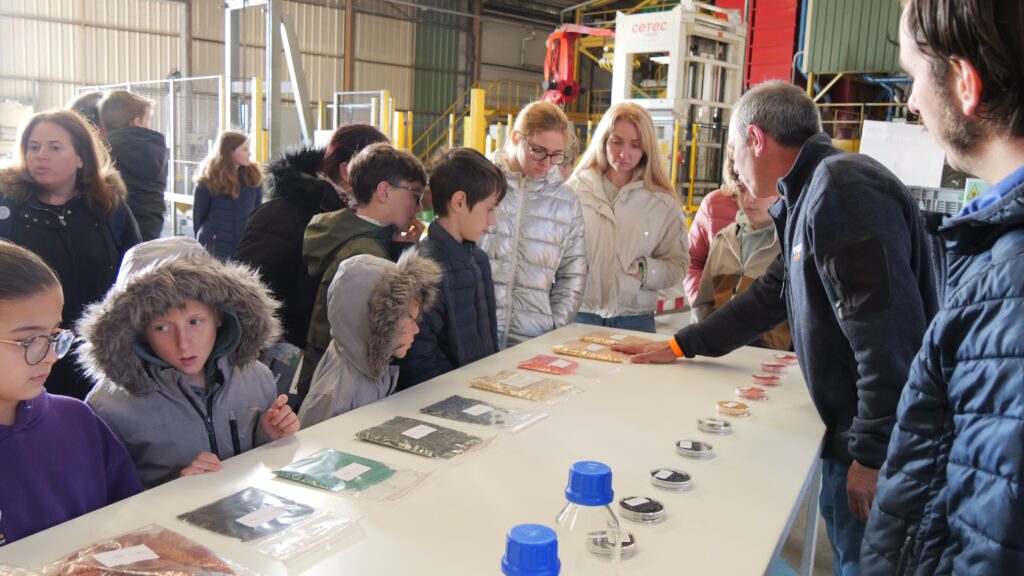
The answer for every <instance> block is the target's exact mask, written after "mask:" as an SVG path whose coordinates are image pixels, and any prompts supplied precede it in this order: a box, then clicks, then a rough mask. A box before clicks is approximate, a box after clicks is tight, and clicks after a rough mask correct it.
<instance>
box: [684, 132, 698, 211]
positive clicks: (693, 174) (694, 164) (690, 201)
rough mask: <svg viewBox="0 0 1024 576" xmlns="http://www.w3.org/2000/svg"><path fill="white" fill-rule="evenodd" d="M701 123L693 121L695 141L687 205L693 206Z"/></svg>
mask: <svg viewBox="0 0 1024 576" xmlns="http://www.w3.org/2000/svg"><path fill="white" fill-rule="evenodd" d="M699 131H700V124H698V123H696V122H694V123H693V141H692V142H691V143H690V191H689V192H688V193H687V195H686V205H687V206H693V181H694V180H696V179H697V132H699Z"/></svg>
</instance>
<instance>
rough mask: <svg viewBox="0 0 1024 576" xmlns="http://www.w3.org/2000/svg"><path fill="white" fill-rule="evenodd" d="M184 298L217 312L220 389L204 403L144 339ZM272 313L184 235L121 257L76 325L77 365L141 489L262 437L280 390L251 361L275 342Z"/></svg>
mask: <svg viewBox="0 0 1024 576" xmlns="http://www.w3.org/2000/svg"><path fill="white" fill-rule="evenodd" d="M188 299H194V300H198V301H201V302H205V303H206V304H208V305H210V306H211V307H213V308H214V309H216V310H218V311H220V312H222V313H223V314H224V316H223V324H222V326H221V328H220V329H219V330H218V334H217V341H216V343H215V344H214V349H213V353H212V354H211V355H210V361H209V364H208V369H209V372H208V378H207V380H208V381H209V382H214V381H217V382H220V384H219V385H212V386H210V388H209V389H210V391H211V393H210V394H207V395H206V397H204V396H203V395H201V394H197V393H196V392H195V391H194V390H192V389H191V388H190V387H189V386H188V385H187V384H186V383H185V382H184V380H183V379H182V375H181V373H180V372H178V371H177V370H175V369H174V368H172V367H170V366H169V365H167V364H166V363H164V362H163V361H161V360H160V359H159V358H158V357H156V355H155V354H154V353H153V352H152V350H151V349H150V348H149V345H148V344H147V343H146V342H145V340H144V339H143V337H142V335H143V334H144V331H145V327H146V325H147V324H148V323H149V321H150V320H151V319H152V318H153V317H154V316H156V315H157V314H161V313H163V312H165V311H167V310H169V309H172V308H178V307H181V306H183V305H184V304H185V301H186V300H188ZM277 307H278V303H277V302H276V301H274V300H273V299H271V298H270V296H268V294H267V290H266V288H264V286H263V284H261V283H260V281H259V280H258V279H257V276H256V274H255V273H254V272H252V271H251V270H249V269H248V268H245V267H244V266H240V265H236V264H222V263H221V262H219V261H217V260H216V259H215V258H213V257H211V256H210V255H209V254H207V253H206V252H205V250H203V248H202V246H200V245H199V243H198V242H196V241H195V240H193V239H191V238H180V237H179V238H162V239H158V240H153V241H150V242H146V243H143V244H139V245H138V246H136V247H135V248H133V249H132V250H131V251H129V252H128V253H127V254H126V255H125V258H124V261H123V263H122V265H121V269H120V271H119V273H118V278H117V283H116V284H115V286H114V287H113V288H111V290H110V292H108V293H107V296H106V297H105V298H104V299H103V300H102V301H101V302H98V303H95V304H93V305H91V306H90V307H89V308H88V309H87V310H86V313H85V315H84V316H83V318H82V320H81V321H80V322H79V323H78V327H77V332H78V333H79V334H81V335H82V336H83V337H84V338H85V339H86V340H87V343H86V344H84V345H83V346H82V347H81V348H80V351H79V357H78V360H79V363H80V364H81V366H82V368H83V370H85V372H86V373H87V374H88V375H89V376H90V377H92V378H93V379H94V380H95V381H96V382H97V384H96V386H95V387H94V388H93V390H92V392H91V393H90V394H89V396H88V398H86V402H87V403H88V404H89V406H91V407H92V409H93V410H94V411H95V412H96V414H98V415H99V416H100V418H102V419H103V421H104V422H106V423H107V425H108V426H109V427H110V429H111V430H112V431H113V432H114V434H115V435H116V436H117V437H118V439H120V440H121V442H122V443H123V444H124V445H125V447H126V448H127V449H128V452H129V454H130V455H131V457H132V461H133V462H134V463H135V467H136V469H137V470H138V472H139V477H140V478H141V480H142V484H143V485H144V486H146V487H147V488H151V487H153V486H156V485H158V484H162V483H164V482H167V481H169V480H172V479H174V478H176V477H177V476H178V474H179V473H180V472H181V470H182V469H183V468H185V467H186V466H188V465H189V464H190V463H191V462H192V461H193V460H194V459H195V457H196V456H197V455H198V454H199V453H200V452H203V451H209V452H213V453H215V454H217V455H218V457H219V458H221V459H222V460H223V459H226V458H230V457H231V456H234V455H236V454H239V453H241V452H245V451H247V450H249V449H251V448H252V447H254V446H258V445H260V444H263V443H266V442H267V441H268V440H269V439H268V438H267V437H266V436H265V435H264V434H263V431H262V430H261V429H260V427H259V418H260V416H261V415H262V413H263V412H264V411H265V410H266V409H267V408H269V407H270V406H271V405H272V404H273V402H274V399H275V398H276V396H277V391H276V387H275V384H274V377H273V375H272V374H271V373H270V371H269V370H268V369H267V368H266V367H265V366H263V365H262V364H260V363H259V362H258V361H257V356H258V354H259V351H260V350H261V349H263V348H266V347H269V346H270V345H272V344H273V343H274V342H276V341H277V340H278V339H279V337H280V334H281V329H280V325H279V323H278V321H277V319H276V318H275V317H274V312H275V310H276V309H277ZM218 373H219V374H218Z"/></svg>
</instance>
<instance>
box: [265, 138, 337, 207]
mask: <svg viewBox="0 0 1024 576" xmlns="http://www.w3.org/2000/svg"><path fill="white" fill-rule="evenodd" d="M323 159H324V149H323V148H309V147H305V146H302V147H294V148H289V149H288V150H286V151H285V152H284V153H283V154H281V156H280V157H279V158H276V159H274V160H273V161H271V162H270V163H269V164H267V201H270V200H273V199H275V198H290V199H295V200H297V201H299V202H302V203H305V202H309V203H311V204H313V205H319V204H320V203H321V201H324V202H325V203H327V202H332V204H331V205H330V206H324V208H326V209H329V210H330V211H333V210H340V209H342V208H344V207H345V204H344V202H343V201H342V200H341V198H340V196H338V195H337V194H336V193H335V194H330V193H329V192H332V191H334V188H333V187H332V186H331V184H330V183H328V182H327V181H325V180H321V179H320V178H319V177H318V176H317V172H318V171H319V170H320V163H321V162H323ZM332 196H334V197H336V198H337V201H336V202H335V198H332Z"/></svg>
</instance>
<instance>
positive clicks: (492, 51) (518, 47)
mask: <svg viewBox="0 0 1024 576" xmlns="http://www.w3.org/2000/svg"><path fill="white" fill-rule="evenodd" d="M530 32H531V31H530V30H529V29H527V28H523V27H521V26H510V25H507V24H499V23H497V22H484V23H483V25H482V26H481V32H480V34H481V36H482V37H483V43H482V44H481V46H480V59H481V60H482V61H483V62H484V63H489V64H501V65H503V66H511V67H514V68H519V67H520V53H521V52H522V49H523V38H526V37H529V36H530ZM549 33H550V31H549V30H543V29H540V28H538V29H537V30H536V35H535V37H534V39H533V40H529V41H528V42H526V61H525V63H526V66H529V67H534V68H540V69H543V67H544V55H545V54H546V53H547V48H546V47H545V46H544V41H545V40H547V37H548V34H549ZM481 74H482V73H481ZM539 81H540V80H538V82H539Z"/></svg>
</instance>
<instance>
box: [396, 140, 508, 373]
mask: <svg viewBox="0 0 1024 576" xmlns="http://www.w3.org/2000/svg"><path fill="white" fill-rule="evenodd" d="M505 192H506V184H505V177H504V175H503V174H502V173H501V170H500V169H499V168H498V167H497V166H495V165H494V164H492V163H490V162H488V161H487V159H486V158H484V157H483V156H482V155H481V154H480V153H479V152H477V151H476V150H473V149H471V148H455V149H453V150H449V151H447V152H444V153H442V154H441V155H440V156H438V158H437V159H436V160H435V161H434V165H433V167H432V169H431V173H430V194H431V198H432V199H433V203H434V210H435V211H436V213H437V220H436V221H435V222H434V223H433V224H432V225H431V226H430V228H429V229H428V230H427V237H426V238H425V239H423V240H422V241H421V242H420V249H421V250H422V251H423V253H424V254H425V255H426V256H428V257H430V258H432V259H434V260H436V261H437V262H438V263H439V264H440V265H441V267H442V268H443V269H444V275H443V276H442V278H441V285H440V289H439V294H438V299H437V303H436V304H435V305H434V306H433V307H432V308H430V309H428V310H426V311H424V313H423V314H422V316H421V319H420V321H419V326H420V332H419V334H417V335H416V340H415V341H414V342H413V344H412V348H411V349H409V352H408V354H406V357H405V364H404V365H403V368H402V371H401V373H400V374H399V381H398V389H399V390H402V389H404V388H408V387H410V386H413V385H416V384H419V383H420V382H423V381H425V380H429V379H431V378H433V377H435V376H439V375H441V374H444V373H445V372H449V371H451V370H454V369H456V368H458V367H460V366H464V365H466V364H469V363H470V362H475V361H477V360H479V359H481V358H484V357H486V356H490V355H491V354H494V353H495V352H497V351H498V324H497V319H496V314H497V312H496V310H497V309H496V306H495V302H494V281H493V280H492V279H491V263H490V261H489V260H488V258H487V254H486V253H484V251H483V250H481V249H480V248H478V247H477V244H476V243H477V241H479V240H480V237H481V236H483V235H484V234H486V233H487V231H488V230H490V228H491V226H493V225H494V222H495V213H496V211H497V208H498V204H499V203H500V202H501V200H502V199H503V198H504V197H505Z"/></svg>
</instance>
